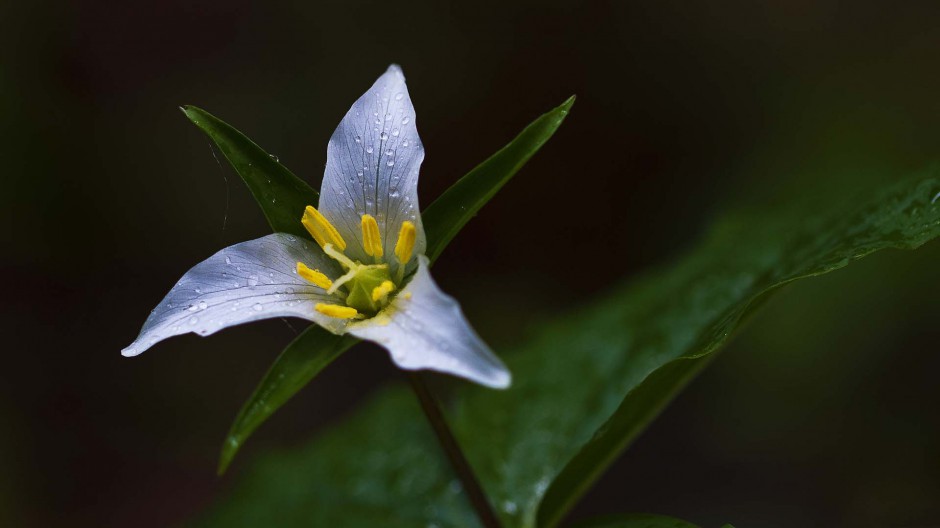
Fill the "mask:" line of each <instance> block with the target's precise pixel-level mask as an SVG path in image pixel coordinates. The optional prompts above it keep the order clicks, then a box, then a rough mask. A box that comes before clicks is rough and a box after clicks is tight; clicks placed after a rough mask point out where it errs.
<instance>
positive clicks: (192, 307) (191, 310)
mask: <svg viewBox="0 0 940 528" xmlns="http://www.w3.org/2000/svg"><path fill="white" fill-rule="evenodd" d="M198 309H199V307H197V306H196V305H195V304H190V305H189V308H187V310H189V311H190V312H195V311H196V310H198Z"/></svg>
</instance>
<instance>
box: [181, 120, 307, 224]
mask: <svg viewBox="0 0 940 528" xmlns="http://www.w3.org/2000/svg"><path fill="white" fill-rule="evenodd" d="M181 110H183V113H184V114H186V117H188V118H189V120H190V121H192V122H193V124H195V125H196V126H197V127H199V128H200V129H201V130H202V131H203V132H205V133H206V135H208V136H209V139H211V140H212V142H213V143H215V145H216V146H217V147H219V150H221V151H222V154H223V155H224V156H225V159H227V160H228V161H229V163H231V164H232V167H234V169H235V172H237V173H238V175H239V176H241V178H242V180H244V181H245V184H246V185H248V188H249V189H250V190H251V194H252V195H254V197H255V200H257V201H258V205H260V206H261V210H262V211H263V212H264V216H265V218H267V219H268V223H269V224H271V229H273V230H274V231H275V232H282V233H291V234H293V235H297V236H302V237H305V238H309V237H310V235H309V234H307V231H306V230H305V229H304V228H303V226H302V225H301V224H300V217H301V216H303V212H304V208H305V207H306V206H308V205H315V204H317V203H318V201H319V200H318V193H317V191H315V190H313V188H311V187H310V186H309V185H307V183H306V182H304V181H303V180H301V179H300V178H298V177H297V176H294V174H293V173H292V172H291V171H289V170H287V167H285V166H283V165H281V164H280V162H278V161H277V160H276V159H275V158H274V157H272V156H270V155H269V154H268V153H267V152H265V151H264V150H263V149H262V148H261V147H259V146H258V145H256V144H254V143H253V142H252V141H251V140H250V139H248V138H247V137H245V135H244V134H242V133H241V132H239V131H238V130H235V129H234V128H232V126H230V125H229V124H227V123H225V122H224V121H222V120H220V119H218V118H216V117H215V116H213V115H212V114H210V113H209V112H206V111H205V110H202V109H200V108H196V107H195V106H184V107H182V108H181ZM324 150H325V149H324Z"/></svg>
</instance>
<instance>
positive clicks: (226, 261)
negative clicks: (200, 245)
mask: <svg viewBox="0 0 940 528" xmlns="http://www.w3.org/2000/svg"><path fill="white" fill-rule="evenodd" d="M225 263H226V264H229V265H231V264H232V258H231V257H225Z"/></svg>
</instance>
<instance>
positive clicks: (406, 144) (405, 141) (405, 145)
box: [401, 139, 408, 147]
mask: <svg viewBox="0 0 940 528" xmlns="http://www.w3.org/2000/svg"><path fill="white" fill-rule="evenodd" d="M401 146H403V147H407V146H408V140H407V139H406V140H404V141H402V142H401Z"/></svg>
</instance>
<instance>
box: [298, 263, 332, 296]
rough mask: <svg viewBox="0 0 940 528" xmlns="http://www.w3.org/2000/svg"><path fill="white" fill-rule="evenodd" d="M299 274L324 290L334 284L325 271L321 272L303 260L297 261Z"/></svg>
mask: <svg viewBox="0 0 940 528" xmlns="http://www.w3.org/2000/svg"><path fill="white" fill-rule="evenodd" d="M297 274H298V275H300V276H301V277H303V278H304V279H305V280H307V281H308V282H312V283H313V284H314V285H316V286H319V287H321V288H323V289H324V290H325V289H327V288H329V287H330V286H332V285H333V281H331V280H330V278H329V277H327V276H326V275H324V274H323V273H320V270H315V269H310V268H308V267H307V265H306V264H304V263H303V262H298V263H297Z"/></svg>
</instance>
